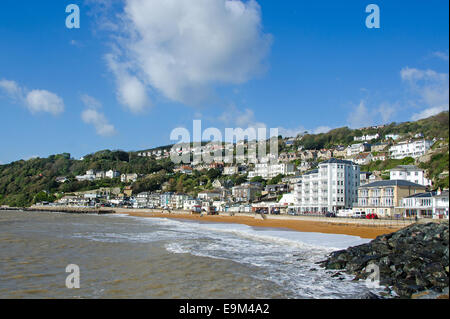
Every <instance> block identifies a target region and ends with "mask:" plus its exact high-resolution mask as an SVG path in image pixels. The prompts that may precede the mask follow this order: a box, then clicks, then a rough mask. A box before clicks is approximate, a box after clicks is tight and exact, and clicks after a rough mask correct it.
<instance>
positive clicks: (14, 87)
mask: <svg viewBox="0 0 450 319" xmlns="http://www.w3.org/2000/svg"><path fill="white" fill-rule="evenodd" d="M0 89H2V90H3V91H5V92H6V93H7V94H8V95H9V96H10V97H12V98H17V97H20V96H22V94H23V93H22V89H21V88H20V87H19V85H18V84H17V82H15V81H9V80H5V79H3V80H0Z"/></svg>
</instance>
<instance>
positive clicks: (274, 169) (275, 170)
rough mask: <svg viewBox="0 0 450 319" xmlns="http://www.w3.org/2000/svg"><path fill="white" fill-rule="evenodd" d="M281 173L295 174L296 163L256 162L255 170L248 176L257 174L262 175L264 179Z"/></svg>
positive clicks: (251, 176)
mask: <svg viewBox="0 0 450 319" xmlns="http://www.w3.org/2000/svg"><path fill="white" fill-rule="evenodd" d="M279 174H282V175H291V174H295V171H294V164H290V163H280V164H269V163H260V164H255V170H253V171H251V172H249V174H248V178H253V177H255V176H261V177H262V178H264V179H268V178H273V177H275V176H277V175H279Z"/></svg>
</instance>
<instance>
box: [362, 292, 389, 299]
mask: <svg viewBox="0 0 450 319" xmlns="http://www.w3.org/2000/svg"><path fill="white" fill-rule="evenodd" d="M361 299H384V298H383V297H382V296H378V295H376V294H374V293H373V292H370V291H369V292H366V293H365V294H364V295H362V297H361Z"/></svg>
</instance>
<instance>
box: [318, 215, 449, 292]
mask: <svg viewBox="0 0 450 319" xmlns="http://www.w3.org/2000/svg"><path fill="white" fill-rule="evenodd" d="M448 228H449V224H448V222H442V223H427V224H413V225H410V226H408V227H405V228H403V229H401V230H399V231H397V232H395V233H391V234H387V235H382V236H378V237H377V238H375V239H374V240H372V241H371V242H370V243H367V244H363V245H359V246H354V247H350V248H348V249H345V250H340V251H336V252H333V253H331V254H330V256H329V257H328V259H327V260H324V261H322V262H320V263H319V264H320V265H321V266H322V267H325V268H327V269H341V270H344V271H346V272H347V273H350V274H354V275H355V280H358V279H366V278H368V276H369V274H370V273H369V272H368V271H369V269H373V268H374V266H373V265H371V264H374V265H375V266H376V267H377V268H378V269H379V280H380V285H385V286H386V290H387V291H389V292H390V291H392V290H393V291H394V292H395V293H396V294H397V295H398V296H400V297H404V298H405V297H406V298H410V297H411V296H412V295H413V294H417V293H419V292H422V291H425V290H432V291H434V292H442V291H443V290H444V289H445V288H446V287H448V273H449V255H448V254H449V252H448V244H449V237H448ZM445 290H447V289H445Z"/></svg>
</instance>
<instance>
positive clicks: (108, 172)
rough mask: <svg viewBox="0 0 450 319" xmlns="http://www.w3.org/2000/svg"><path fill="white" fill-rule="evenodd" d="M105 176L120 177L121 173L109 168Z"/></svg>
mask: <svg viewBox="0 0 450 319" xmlns="http://www.w3.org/2000/svg"><path fill="white" fill-rule="evenodd" d="M105 176H106V177H107V178H111V179H112V178H116V177H120V173H119V172H117V171H113V170H109V171H107V172H106V174H105Z"/></svg>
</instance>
